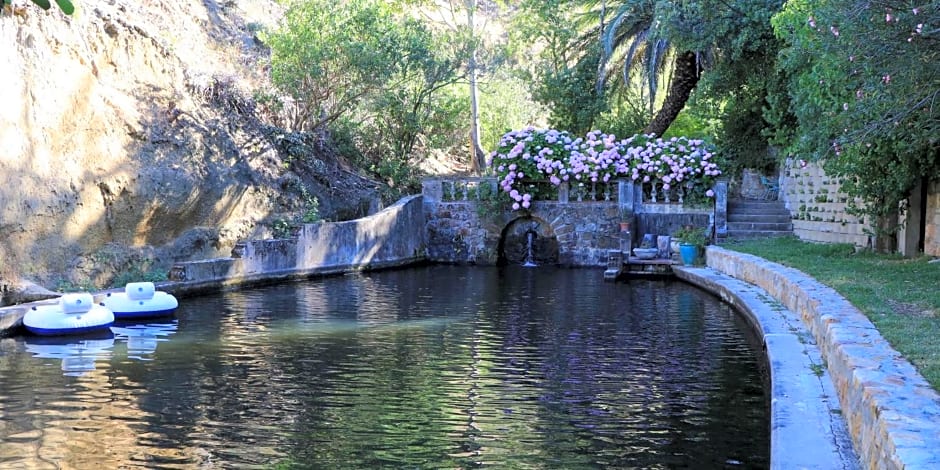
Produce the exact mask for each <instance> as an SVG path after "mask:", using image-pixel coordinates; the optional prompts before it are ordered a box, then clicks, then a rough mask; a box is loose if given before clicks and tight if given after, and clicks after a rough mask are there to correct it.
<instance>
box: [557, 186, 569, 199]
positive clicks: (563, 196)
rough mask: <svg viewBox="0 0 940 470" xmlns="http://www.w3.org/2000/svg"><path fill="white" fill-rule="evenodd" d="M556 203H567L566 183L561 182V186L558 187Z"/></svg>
mask: <svg viewBox="0 0 940 470" xmlns="http://www.w3.org/2000/svg"><path fill="white" fill-rule="evenodd" d="M558 202H560V203H562V204H567V203H568V182H567V181H562V182H561V184H559V185H558Z"/></svg>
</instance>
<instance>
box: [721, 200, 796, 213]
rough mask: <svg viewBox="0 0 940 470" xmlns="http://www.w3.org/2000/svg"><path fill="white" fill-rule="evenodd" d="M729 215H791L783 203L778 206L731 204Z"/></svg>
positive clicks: (777, 204)
mask: <svg viewBox="0 0 940 470" xmlns="http://www.w3.org/2000/svg"><path fill="white" fill-rule="evenodd" d="M728 213H729V214H790V211H789V210H788V209H787V207H786V206H785V205H783V203H776V204H729V205H728Z"/></svg>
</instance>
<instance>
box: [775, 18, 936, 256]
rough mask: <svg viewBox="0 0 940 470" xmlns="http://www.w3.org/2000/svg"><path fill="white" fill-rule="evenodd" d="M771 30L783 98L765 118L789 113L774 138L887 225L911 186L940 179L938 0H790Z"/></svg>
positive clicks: (859, 210) (857, 209) (780, 118)
mask: <svg viewBox="0 0 940 470" xmlns="http://www.w3.org/2000/svg"><path fill="white" fill-rule="evenodd" d="M774 26H775V28H776V31H777V34H778V35H779V37H780V38H782V39H783V40H785V41H786V43H787V47H786V48H785V49H784V50H783V51H782V53H781V56H780V62H779V66H780V70H781V71H782V72H783V73H784V74H785V75H786V77H787V82H786V90H787V93H788V97H789V100H784V99H781V100H777V102H776V103H775V104H776V106H775V108H773V109H771V115H772V117H773V118H774V119H775V120H777V121H783V119H784V118H785V116H786V115H787V113H790V114H792V116H793V119H792V120H790V121H789V123H786V122H781V124H780V125H779V126H778V138H781V140H783V139H789V140H790V143H791V145H790V147H789V149H788V150H789V151H790V152H791V153H792V154H794V155H799V156H800V157H801V158H807V159H822V160H823V161H824V168H825V169H826V171H827V173H829V174H831V175H834V176H841V177H842V181H843V187H842V188H843V190H845V191H846V192H847V193H848V194H849V195H850V196H854V197H855V198H858V201H859V202H860V203H861V204H857V205H856V206H855V207H854V210H855V212H857V213H860V214H866V215H870V216H874V217H875V218H876V219H877V220H876V222H877V223H878V225H879V226H880V227H881V228H882V229H885V230H887V231H891V230H893V229H894V228H896V227H894V226H893V224H892V222H891V221H892V220H893V218H894V214H896V213H897V210H898V208H899V206H901V205H902V204H903V201H904V200H905V199H906V198H907V197H908V195H909V194H910V192H911V190H912V189H913V187H914V186H915V185H916V184H918V183H920V182H924V181H926V180H931V179H933V180H936V179H938V178H940V139H938V138H937V135H940V106H937V102H938V100H940V2H937V1H932V2H908V1H898V0H881V1H863V0H851V1H840V2H836V1H832V0H800V1H791V2H788V3H787V6H786V8H785V9H784V11H782V12H781V13H779V14H778V15H777V16H776V17H775V18H774ZM784 107H785V109H781V108H784ZM850 201H851V199H850ZM882 234H883V233H882ZM882 248H888V249H890V248H892V247H891V246H884V247H882Z"/></svg>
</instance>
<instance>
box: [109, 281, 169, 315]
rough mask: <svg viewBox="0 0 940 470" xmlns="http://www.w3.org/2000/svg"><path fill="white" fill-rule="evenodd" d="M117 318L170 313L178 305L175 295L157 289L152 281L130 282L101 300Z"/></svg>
mask: <svg viewBox="0 0 940 470" xmlns="http://www.w3.org/2000/svg"><path fill="white" fill-rule="evenodd" d="M101 303H102V304H103V305H104V306H105V307H107V308H109V309H111V311H112V312H114V317H115V318H116V319H118V320H125V319H135V318H151V317H162V316H167V315H172V314H173V312H174V311H176V307H177V306H179V302H177V301H176V297H173V296H172V295H170V294H167V293H166V292H161V291H158V290H156V289H155V288H154V285H153V283H152V282H131V283H128V284H127V285H126V286H124V292H112V293H109V294H108V295H107V296H105V298H104V299H103V300H102V302H101Z"/></svg>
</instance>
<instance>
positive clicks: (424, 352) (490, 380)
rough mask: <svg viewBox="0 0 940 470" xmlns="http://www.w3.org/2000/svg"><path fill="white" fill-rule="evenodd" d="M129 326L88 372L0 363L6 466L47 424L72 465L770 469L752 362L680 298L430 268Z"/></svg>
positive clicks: (706, 304) (524, 271) (40, 442)
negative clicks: (151, 325) (99, 435)
mask: <svg viewBox="0 0 940 470" xmlns="http://www.w3.org/2000/svg"><path fill="white" fill-rule="evenodd" d="M122 328H126V329H117V330H116V331H115V338H114V340H113V341H114V346H112V347H110V348H106V349H105V350H106V351H107V355H108V357H106V358H104V357H103V358H101V359H99V360H98V361H97V362H96V365H97V369H96V370H95V371H91V372H88V373H86V374H85V375H84V376H81V377H65V376H63V375H62V373H61V371H60V370H59V368H58V367H49V365H44V364H45V363H42V362H36V361H37V360H39V361H42V359H37V358H31V357H30V356H29V355H28V354H27V355H26V356H25V357H23V356H19V355H17V354H16V353H10V352H4V353H0V379H2V380H0V402H2V403H4V406H5V408H4V412H5V420H8V422H9V423H10V424H9V426H7V427H6V428H3V429H0V439H2V440H3V441H4V442H5V446H4V447H3V450H0V461H4V462H8V463H11V464H12V465H19V464H23V465H29V464H30V463H31V462H32V463H35V462H34V460H31V458H30V457H23V455H35V454H32V453H29V452H26V453H20V452H19V451H20V450H23V449H25V448H35V447H37V446H38V447H39V448H40V449H41V451H42V449H46V451H48V450H49V448H48V447H46V446H49V445H52V444H53V441H54V440H49V439H48V438H46V439H45V440H44V439H41V438H37V437H33V438H30V437H20V438H17V440H13V441H10V437H11V436H31V435H32V436H35V435H36V434H35V432H36V430H37V429H43V433H44V435H46V436H49V435H62V436H67V438H68V439H69V441H70V442H73V443H78V444H75V447H72V448H70V449H75V450H74V451H72V450H70V451H68V452H67V453H66V454H65V455H63V457H62V460H61V462H62V463H63V464H71V465H76V466H78V462H83V463H91V462H93V463H94V464H96V465H98V466H105V467H107V466H127V465H131V464H133V463H134V462H149V463H151V464H153V466H167V467H172V466H198V465H206V464H207V462H212V463H213V464H215V465H221V466H232V467H240V466H258V465H261V466H266V465H267V466H270V465H275V464H281V465H288V466H290V465H296V466H319V467H325V468H329V467H350V468H378V467H395V468H401V467H411V468H442V467H448V468H469V467H478V466H484V465H492V466H498V467H557V468H624V467H638V468H722V467H730V468H762V467H766V466H767V464H768V458H769V456H768V452H769V430H768V429H767V428H768V422H769V421H768V417H767V412H768V410H767V407H766V404H765V401H764V400H765V394H764V391H763V387H762V384H761V376H760V373H759V368H758V366H757V362H758V361H757V359H756V357H757V355H756V352H755V351H754V350H753V349H752V348H751V347H750V346H749V345H748V344H747V341H746V340H745V339H744V338H743V335H742V327H741V325H740V324H738V323H737V320H736V315H735V314H734V313H733V312H732V311H731V309H730V308H729V307H727V306H726V305H724V304H721V303H720V302H718V301H717V299H715V298H713V297H712V296H710V295H708V294H707V293H704V292H701V291H698V290H696V289H694V288H692V287H690V286H687V285H685V284H681V283H669V282H660V281H638V282H635V283H631V284H629V285H624V284H617V283H609V282H604V281H603V280H602V279H601V276H600V273H596V272H594V271H592V270H568V269H554V268H539V269H530V268H524V267H522V266H518V265H517V266H507V267H504V268H465V267H455V266H429V267H422V268H413V269H407V270H400V271H383V272H376V273H367V274H350V275H345V276H337V277H333V278H325V279H321V280H317V281H316V282H303V283H292V284H283V285H276V286H269V287H265V288H263V289H254V290H245V291H238V292H230V293H225V294H220V295H216V296H208V297H199V298H193V299H188V300H187V302H185V303H183V304H182V305H181V306H180V309H179V310H178V312H177V322H176V323H174V324H172V325H166V326H165V327H160V328H156V329H148V328H134V327H122ZM127 330H138V331H127ZM135 336H140V338H141V339H142V344H144V346H141V347H134V348H132V347H131V343H132V341H133V339H132V337H135ZM154 341H156V342H154ZM125 345H126V346H125ZM153 345H156V348H155V349H153V348H151V347H150V346H153ZM125 347H127V351H128V352H127V353H126V354H125V353H124V348H125ZM132 349H133V350H135V351H139V352H138V353H137V354H131V350H132ZM144 352H146V358H147V359H150V360H145V361H141V360H138V359H134V358H132V356H135V355H136V356H143V355H144ZM24 365H29V367H28V368H26V367H24ZM76 391H77V393H76ZM33 393H38V396H37V397H38V398H34V395H33ZM103 396H107V397H111V398H109V399H108V400H107V401H106V402H105V401H103V400H101V399H100V397H103ZM37 400H38V401H37ZM79 422H80V423H82V424H81V425H80V426H77V425H76V423H79ZM100 429H111V431H109V432H110V433H111V435H113V436H114V437H113V438H111V439H110V440H109V441H108V442H107V443H105V442H101V441H98V442H95V439H94V436H95V432H94V430H100ZM63 438H64V437H63ZM7 442H12V447H9V446H7V445H6V443H7ZM246 442H250V443H251V445H250V446H246V445H244V443H246ZM63 448H64V447H63ZM105 448H107V449H109V452H104V449H105ZM78 449H81V451H82V454H81V455H82V456H97V457H94V458H95V459H97V460H93V461H92V460H82V459H90V458H91V457H82V456H80V455H78V453H77V452H78ZM140 459H143V460H140ZM154 462H157V463H154Z"/></svg>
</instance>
